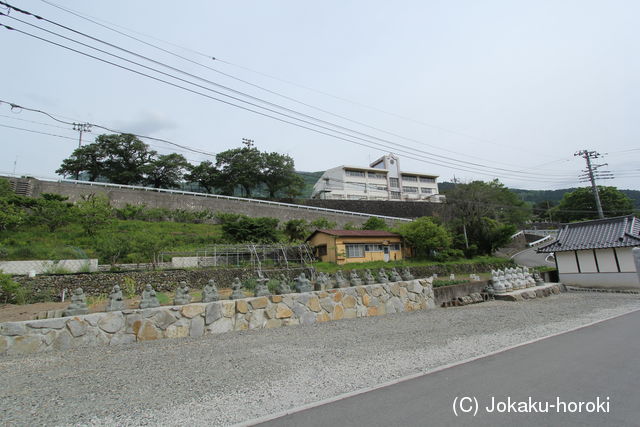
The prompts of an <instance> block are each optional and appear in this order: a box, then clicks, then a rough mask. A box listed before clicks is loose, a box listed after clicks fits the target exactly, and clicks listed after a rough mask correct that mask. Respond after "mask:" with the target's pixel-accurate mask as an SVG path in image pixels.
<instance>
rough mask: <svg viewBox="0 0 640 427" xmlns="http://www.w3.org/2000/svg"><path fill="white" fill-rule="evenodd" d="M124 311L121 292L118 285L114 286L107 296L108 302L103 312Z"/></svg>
mask: <svg viewBox="0 0 640 427" xmlns="http://www.w3.org/2000/svg"><path fill="white" fill-rule="evenodd" d="M122 310H124V300H123V299H122V291H121V290H120V286H119V285H115V286H114V287H113V289H111V293H110V294H109V302H108V303H107V308H106V309H105V311H122Z"/></svg>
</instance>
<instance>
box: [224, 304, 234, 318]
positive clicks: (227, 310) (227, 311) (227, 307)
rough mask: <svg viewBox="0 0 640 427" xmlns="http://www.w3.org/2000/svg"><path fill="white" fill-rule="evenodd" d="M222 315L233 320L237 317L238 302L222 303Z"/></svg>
mask: <svg viewBox="0 0 640 427" xmlns="http://www.w3.org/2000/svg"><path fill="white" fill-rule="evenodd" d="M221 304H222V315H223V316H224V317H229V318H232V319H233V317H234V316H235V315H236V302H235V301H221Z"/></svg>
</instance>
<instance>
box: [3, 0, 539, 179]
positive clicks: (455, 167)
mask: <svg viewBox="0 0 640 427" xmlns="http://www.w3.org/2000/svg"><path fill="white" fill-rule="evenodd" d="M0 3H2V2H0ZM27 13H29V12H27ZM29 25H32V24H29ZM3 26H4V27H5V28H7V29H11V30H15V31H18V32H21V33H23V34H25V35H28V36H31V37H34V38H36V39H39V40H42V41H45V42H47V43H51V44H54V45H56V46H59V47H62V48H65V49H68V50H71V51H73V52H76V53H80V54H82V55H85V56H88V57H91V58H93V59H97V60H99V61H102V62H106V63H108V64H111V65H114V66H117V67H119V68H123V69H125V70H128V71H131V72H134V73H137V74H140V75H143V76H146V77H149V78H152V79H154V80H157V81H161V82H164V83H166V84H170V85H172V86H175V87H178V88H181V89H184V90H187V91H190V92H192V93H196V94H199V95H202V96H206V97H208V98H211V99H214V100H217V101H220V102H224V103H226V104H229V105H233V106H235V107H238V108H242V109H245V110H247V111H252V112H254V113H258V114H261V115H264V116H267V117H270V118H275V119H277V120H279V121H283V122H285V123H289V124H294V125H296V126H298V127H302V128H305V129H308V130H312V131H314V132H318V133H321V134H325V135H328V136H331V137H334V138H336V137H337V136H336V135H332V134H326V133H325V132H320V131H318V130H317V129H310V128H308V127H306V126H301V125H300V124H298V123H291V122H289V121H287V120H283V119H281V118H276V117H273V116H271V115H268V114H265V113H262V112H257V111H255V110H253V109H247V108H246V107H242V106H238V105H236V104H233V103H229V102H227V101H223V100H220V99H218V98H215V97H211V96H208V95H206V94H202V93H201V92H198V91H194V90H193V89H190V88H185V87H184V86H180V85H176V84H175V83H172V82H167V81H166V80H163V79H160V78H158V77H154V76H150V75H148V74H146V73H142V72H140V71H137V70H133V69H130V68H128V67H124V66H122V65H120V64H116V63H113V62H111V61H108V60H105V59H103V58H99V57H96V56H93V55H90V54H87V53H85V52H82V51H78V50H77V49H73V48H70V47H68V46H64V45H61V44H59V43H56V42H53V41H51V40H47V39H43V38H42V37H39V36H35V35H33V34H30V33H27V32H25V31H22V30H18V29H15V28H12V27H8V26H6V25H3ZM32 26H33V25H32ZM36 27H37V26H36ZM38 28H40V27H38ZM43 30H44V29H43ZM44 31H47V32H49V33H53V32H51V31H49V30H44ZM53 34H56V35H57V36H60V37H63V38H66V39H69V38H68V37H65V36H61V35H59V34H57V33H53ZM70 40H72V41H74V42H76V43H80V44H82V45H84V46H87V47H90V48H93V49H96V50H99V51H101V52H103V53H107V54H109V55H112V56H115V57H118V56H117V55H113V54H110V53H108V52H105V51H102V50H100V49H97V48H94V47H92V46H88V45H86V44H83V43H81V42H77V41H75V40H73V39H70ZM118 58H119V59H122V60H126V61H129V62H132V63H135V62H133V61H130V60H127V59H125V58H122V57H118ZM156 62H157V61H156ZM135 64H137V65H139V66H143V67H145V68H147V69H151V70H153V71H156V72H159V73H161V74H164V75H167V76H169V77H172V78H175V79H178V80H180V81H184V82H186V83H188V84H192V85H195V86H197V87H201V88H204V87H203V86H201V85H198V84H195V83H193V82H189V81H186V80H184V79H180V78H178V77H175V76H172V75H169V74H168V73H164V72H161V71H158V70H155V69H153V68H151V67H147V66H144V65H142V64H138V63H135ZM196 77H197V76H196ZM204 89H206V90H211V89H209V88H204ZM211 91H213V90H211ZM213 92H215V93H218V94H221V95H223V96H226V97H230V98H232V99H234V100H237V101H240V102H244V103H247V104H249V105H252V106H255V107H257V108H262V109H265V110H267V111H270V112H273V113H275V114H280V115H283V116H285V117H288V118H291V119H293V120H298V121H301V122H303V123H306V124H309V125H312V126H316V127H320V128H322V129H326V130H329V131H331V132H335V133H338V134H342V135H345V136H348V137H350V138H355V139H359V140H362V141H365V142H369V143H371V144H375V145H378V146H384V145H383V144H380V143H376V142H372V141H370V140H367V139H364V138H360V137H357V136H354V135H350V134H347V133H344V132H340V131H336V130H335V129H331V128H327V127H325V126H321V125H318V124H316V123H311V122H309V121H306V120H302V119H299V118H296V117H292V116H290V115H287V114H283V113H281V112H278V111H274V110H272V109H267V108H265V107H262V106H259V105H256V104H253V103H249V102H247V101H244V100H241V99H239V98H235V97H231V96H229V95H226V94H222V93H220V92H218V91H213ZM290 111H293V110H290ZM294 112H295V111H294ZM295 113H296V114H299V113H297V112H295ZM308 117H311V116H308ZM312 119H314V120H318V119H316V118H313V117H312ZM325 123H329V122H325ZM329 124H330V125H333V124H331V123H329ZM333 126H335V125H333ZM341 128H343V129H347V130H349V131H352V132H356V133H360V134H362V133H361V132H357V131H353V130H351V129H348V128H344V127H341ZM364 135H366V134H364ZM337 138H338V139H342V140H345V141H348V142H351V143H355V144H358V145H364V146H366V147H368V148H374V149H378V150H379V149H380V148H379V147H371V146H369V145H366V144H361V143H357V142H355V141H353V140H347V139H345V138H340V137H337ZM373 138H375V139H379V140H380V138H376V137H373ZM383 141H387V140H383ZM387 142H390V143H393V141H387ZM384 147H385V150H381V151H386V150H389V149H390V148H391V147H388V146H384ZM404 147H406V146H404ZM391 149H393V148H391ZM412 150H413V149H412ZM395 151H402V152H405V153H409V154H412V155H417V156H420V157H423V158H425V159H428V160H431V162H429V161H425V160H423V159H415V158H414V159H415V160H418V161H423V162H425V163H432V164H436V165H440V166H445V167H452V168H454V169H459V170H465V171H468V172H475V173H481V174H485V175H489V176H495V173H491V174H489V173H486V172H485V171H482V170H477V169H474V170H470V169H464V168H461V167H460V166H459V165H456V164H452V163H451V162H448V161H443V160H439V161H440V162H442V163H436V162H435V161H434V158H433V157H430V156H425V155H421V154H415V153H413V152H411V151H406V150H398V149H397V148H396V150H395ZM417 151H421V150H417ZM440 157H443V156H440ZM452 160H453V161H456V162H460V163H469V164H473V165H476V166H479V167H481V168H488V167H487V166H485V165H481V164H476V163H470V162H464V161H460V160H457V159H452ZM443 163H444V164H443ZM489 168H490V167H489ZM493 169H498V170H500V169H502V168H493ZM505 171H509V172H513V173H520V174H523V173H522V172H519V171H510V170H505ZM505 175H511V174H508V173H507V174H505ZM524 175H526V176H530V175H531V174H524ZM547 176H548V175H547ZM517 178H519V179H522V178H523V177H522V176H517ZM535 180H537V181H540V182H550V181H549V180H547V179H540V178H538V179H535Z"/></svg>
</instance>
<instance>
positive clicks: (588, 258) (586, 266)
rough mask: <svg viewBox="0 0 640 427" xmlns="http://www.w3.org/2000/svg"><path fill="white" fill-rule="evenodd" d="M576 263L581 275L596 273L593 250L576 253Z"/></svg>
mask: <svg viewBox="0 0 640 427" xmlns="http://www.w3.org/2000/svg"><path fill="white" fill-rule="evenodd" d="M578 261H579V262H580V271H581V272H582V273H597V272H598V267H597V266H596V258H595V257H594V256H593V249H589V250H586V251H578Z"/></svg>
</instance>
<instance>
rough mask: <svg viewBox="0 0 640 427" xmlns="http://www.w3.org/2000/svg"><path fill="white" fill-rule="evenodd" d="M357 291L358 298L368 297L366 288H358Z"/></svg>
mask: <svg viewBox="0 0 640 427" xmlns="http://www.w3.org/2000/svg"><path fill="white" fill-rule="evenodd" d="M355 289H356V293H357V294H358V296H363V295H367V290H366V289H365V288H364V287H362V286H358V287H357V288H355Z"/></svg>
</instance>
